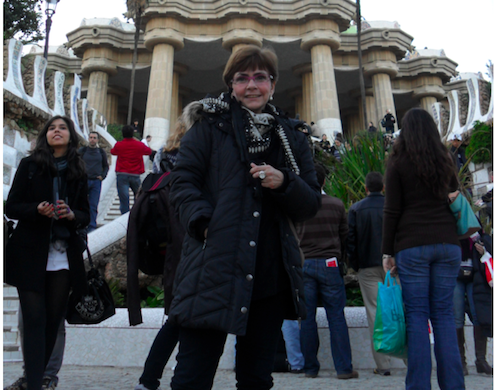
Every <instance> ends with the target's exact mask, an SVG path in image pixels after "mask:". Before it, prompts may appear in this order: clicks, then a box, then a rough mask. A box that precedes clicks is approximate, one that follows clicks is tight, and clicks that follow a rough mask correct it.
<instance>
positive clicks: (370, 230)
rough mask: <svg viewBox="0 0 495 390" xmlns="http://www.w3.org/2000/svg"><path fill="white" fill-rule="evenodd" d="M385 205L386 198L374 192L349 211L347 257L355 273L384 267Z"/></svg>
mask: <svg viewBox="0 0 495 390" xmlns="http://www.w3.org/2000/svg"><path fill="white" fill-rule="evenodd" d="M384 204H385V197H384V196H383V195H382V194H381V193H380V192H372V193H370V194H369V195H368V196H367V197H366V198H364V199H363V200H360V201H359V202H357V203H354V204H353V205H352V206H351V208H350V209H349V217H348V221H349V235H348V236H347V256H348V258H349V262H350V264H351V267H352V268H353V269H354V270H355V271H358V270H359V269H360V268H369V267H377V266H381V265H382V228H383V205H384Z"/></svg>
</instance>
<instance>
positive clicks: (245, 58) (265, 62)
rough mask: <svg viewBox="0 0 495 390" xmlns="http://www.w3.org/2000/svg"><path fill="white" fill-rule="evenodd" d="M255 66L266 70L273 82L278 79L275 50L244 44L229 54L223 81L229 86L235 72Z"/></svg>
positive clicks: (252, 68)
mask: <svg viewBox="0 0 495 390" xmlns="http://www.w3.org/2000/svg"><path fill="white" fill-rule="evenodd" d="M256 68H258V69H263V70H266V71H267V72H268V74H270V75H271V76H272V77H273V81H274V82H276V81H277V80H278V58H277V55H276V54H275V52H274V51H273V50H272V49H271V48H266V47H265V48H260V47H258V46H255V45H246V46H244V47H242V48H240V49H239V50H237V51H236V52H235V53H232V55H231V56H230V58H229V61H228V62H227V65H225V69H224V71H223V82H224V83H225V85H226V86H227V87H228V88H230V87H231V86H232V85H231V84H232V79H233V78H234V75H235V74H236V73H237V72H240V71H244V70H255V69H256Z"/></svg>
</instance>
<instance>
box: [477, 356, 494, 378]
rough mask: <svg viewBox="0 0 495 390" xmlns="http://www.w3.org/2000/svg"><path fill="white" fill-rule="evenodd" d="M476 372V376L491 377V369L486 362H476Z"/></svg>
mask: <svg viewBox="0 0 495 390" xmlns="http://www.w3.org/2000/svg"><path fill="white" fill-rule="evenodd" d="M474 363H475V364H476V372H477V373H478V374H487V375H493V368H491V367H490V365H489V364H488V363H487V362H486V360H476V361H475V362H474Z"/></svg>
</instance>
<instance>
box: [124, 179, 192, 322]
mask: <svg viewBox="0 0 495 390" xmlns="http://www.w3.org/2000/svg"><path fill="white" fill-rule="evenodd" d="M161 175H162V174H154V173H152V174H150V175H148V176H147V177H146V179H145V180H144V181H143V184H142V186H141V189H140V190H139V192H138V195H137V197H136V202H135V203H134V206H133V207H132V209H131V212H130V214H129V223H128V226H127V304H128V312H129V324H130V325H138V324H140V323H142V322H143V317H142V314H141V298H140V294H139V287H140V286H139V279H138V270H139V262H140V260H143V258H145V257H147V256H148V257H150V256H151V255H150V254H149V253H147V248H146V226H145V224H146V223H147V220H148V219H147V217H148V216H149V214H150V213H152V212H155V213H158V214H159V215H160V217H161V218H162V220H163V221H164V222H166V223H168V241H167V247H166V253H165V255H164V257H163V290H164V291H163V293H164V307H165V313H166V314H168V311H169V308H170V304H171V303H172V298H173V296H172V288H173V282H174V278H175V272H176V269H177V264H178V263H179V260H180V254H181V249H182V241H183V240H184V234H185V233H184V228H183V227H182V225H181V224H180V223H179V221H178V220H177V218H176V216H175V211H174V209H173V208H172V206H171V205H170V201H169V192H170V186H169V184H168V181H169V180H170V176H167V177H165V178H164V179H163V181H162V185H161V186H160V187H159V188H160V189H159V190H156V192H155V193H154V194H155V195H156V198H155V201H154V202H153V203H152V202H151V201H150V199H149V196H146V194H145V195H143V191H148V190H149V189H150V188H151V187H152V186H153V185H154V184H155V182H156V181H157V178H159V177H160V176H161ZM153 204H154V206H153Z"/></svg>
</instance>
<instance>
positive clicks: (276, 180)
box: [249, 163, 284, 190]
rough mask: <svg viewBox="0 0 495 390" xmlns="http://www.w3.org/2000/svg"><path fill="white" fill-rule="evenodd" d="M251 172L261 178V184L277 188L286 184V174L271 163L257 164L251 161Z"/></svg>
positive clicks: (254, 176)
mask: <svg viewBox="0 0 495 390" xmlns="http://www.w3.org/2000/svg"><path fill="white" fill-rule="evenodd" d="M249 173H250V174H251V175H252V176H253V178H255V179H260V180H261V186H262V187H265V188H270V189H272V190H275V189H277V188H279V187H280V186H281V185H282V184H284V174H283V173H282V172H281V171H279V170H278V169H275V168H273V167H272V166H271V165H256V164H255V163H251V170H250V171H249Z"/></svg>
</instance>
